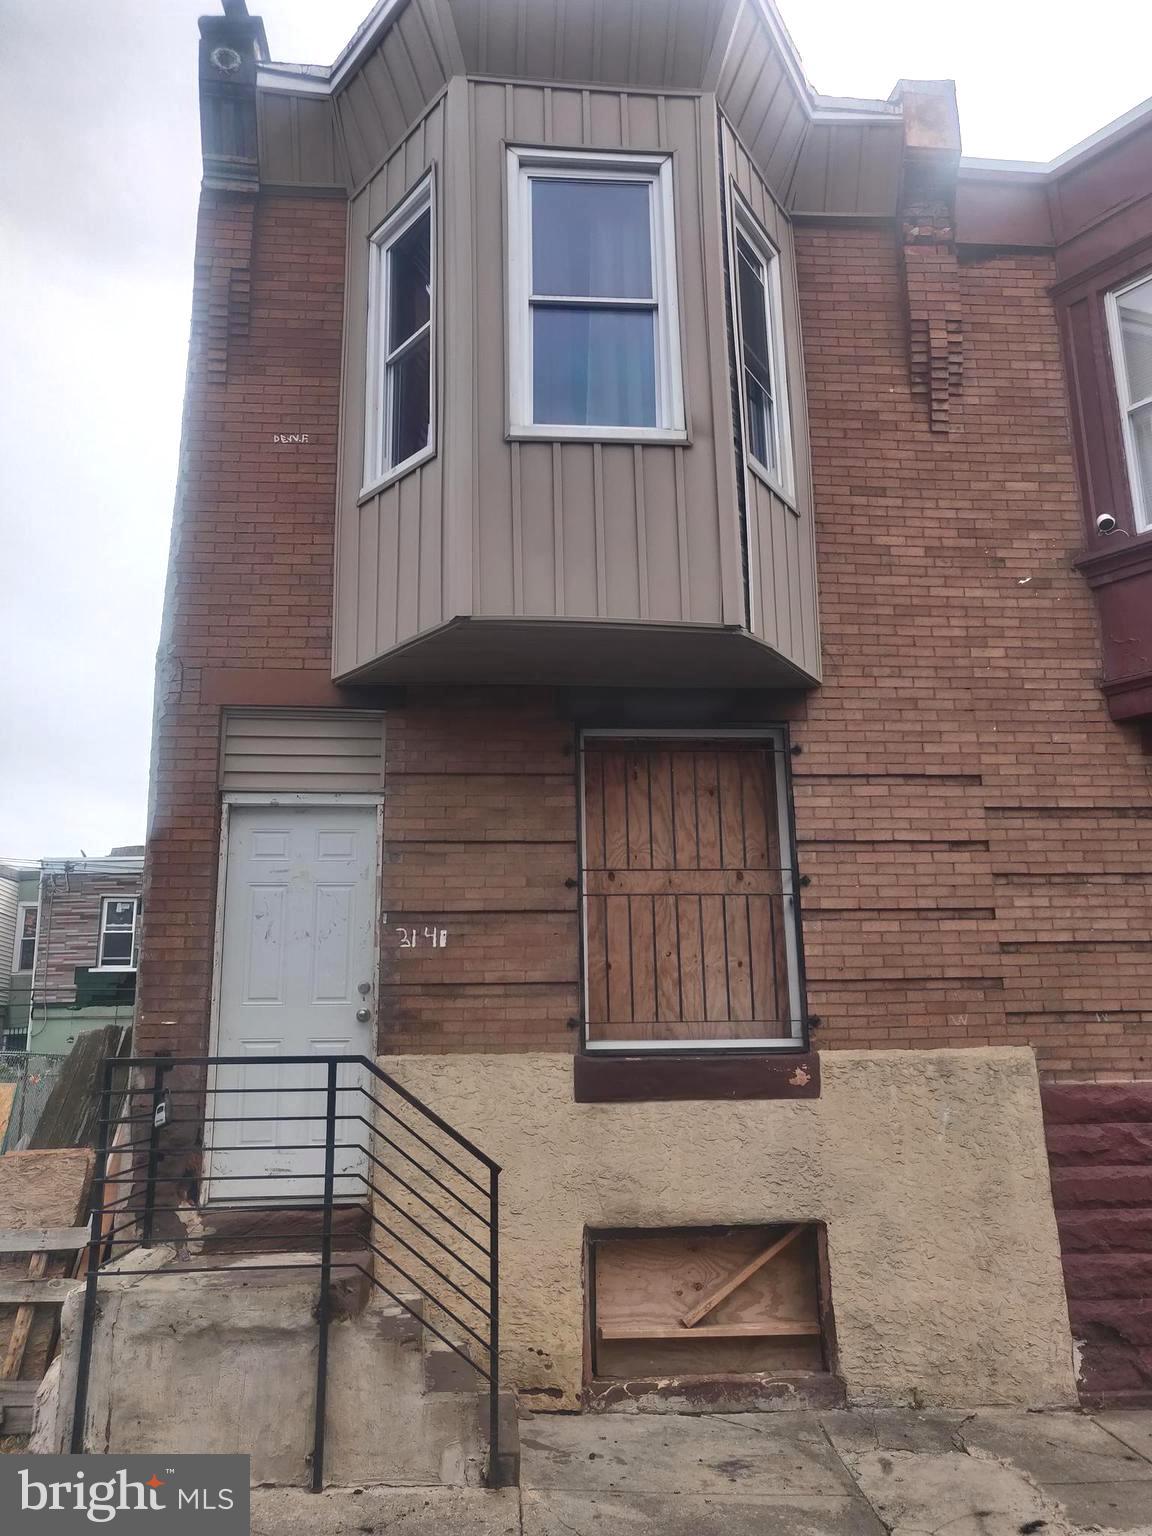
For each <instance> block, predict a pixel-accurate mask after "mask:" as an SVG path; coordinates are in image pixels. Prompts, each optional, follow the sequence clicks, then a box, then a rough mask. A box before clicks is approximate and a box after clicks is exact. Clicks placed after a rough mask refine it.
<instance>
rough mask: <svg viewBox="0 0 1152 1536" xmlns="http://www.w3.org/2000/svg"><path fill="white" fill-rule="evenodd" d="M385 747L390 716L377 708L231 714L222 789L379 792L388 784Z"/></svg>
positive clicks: (226, 731)
mask: <svg viewBox="0 0 1152 1536" xmlns="http://www.w3.org/2000/svg"><path fill="white" fill-rule="evenodd" d="M383 745H384V717H383V716H382V715H380V714H376V713H374V712H372V711H371V710H362V711H358V712H357V713H355V714H351V713H344V712H343V711H340V710H334V709H325V710H311V711H308V712H307V713H301V714H295V713H292V712H291V711H289V710H259V709H258V710H243V711H228V712H227V713H226V714H225V716H224V725H223V730H222V733H221V749H220V787H221V789H224V790H228V791H237V790H256V791H260V792H266V793H284V794H287V793H293V794H299V793H307V792H308V791H323V792H325V793H335V792H339V793H345V794H347V793H361V794H375V793H377V792H378V791H379V790H380V789H381V788H382V787H383V782H384V764H383Z"/></svg>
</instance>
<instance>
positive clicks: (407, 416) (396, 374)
mask: <svg viewBox="0 0 1152 1536" xmlns="http://www.w3.org/2000/svg"><path fill="white" fill-rule="evenodd" d="M431 355H432V347H431V337H430V335H428V334H425V335H423V336H421V338H420V340H419V341H417V342H414V343H413V344H412V346H411V347H410V348H409V349H408V351H407V352H405V354H404V356H403V357H401V358H398V359H397V361H396V362H394V363H391V364H390V365H389V368H388V390H389V399H390V401H391V411H392V431H391V438H392V453H391V463H392V465H393V466H395V465H397V464H403V463H404V461H405V459H410V458H411V457H412V455H413V454H414V453H419V452H420V450H421V449H422V448H427V446H428V429H429V426H430V423H431V410H430V405H429V402H430V400H431V389H430V377H429V362H430V358H431Z"/></svg>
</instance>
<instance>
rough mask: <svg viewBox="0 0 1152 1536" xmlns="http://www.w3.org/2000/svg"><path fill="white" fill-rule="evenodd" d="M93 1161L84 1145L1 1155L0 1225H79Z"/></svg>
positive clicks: (82, 1217) (39, 1227)
mask: <svg viewBox="0 0 1152 1536" xmlns="http://www.w3.org/2000/svg"><path fill="white" fill-rule="evenodd" d="M94 1161H95V1159H94V1155H93V1154H92V1153H91V1152H90V1151H89V1150H88V1149H87V1148H86V1147H55V1148H52V1149H50V1150H44V1151H37V1152H31V1151H29V1152H6V1153H5V1154H4V1155H3V1157H0V1228H3V1229H4V1230H5V1231H12V1230H14V1229H17V1228H22V1227H31V1228H32V1229H33V1230H35V1231H40V1230H42V1229H43V1228H45V1227H78V1226H80V1225H81V1223H82V1222H83V1220H84V1215H85V1209H86V1206H87V1203H88V1186H89V1184H90V1182H91V1178H92V1167H93V1163H94Z"/></svg>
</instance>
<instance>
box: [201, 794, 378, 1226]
mask: <svg viewBox="0 0 1152 1536" xmlns="http://www.w3.org/2000/svg"><path fill="white" fill-rule="evenodd" d="M375 927H376V813H375V810H374V808H373V807H372V806H338V805H333V806H318V805H306V806H292V807H280V806H234V807H233V808H232V810H231V814H230V818H229V828H228V873H227V878H226V881H225V890H224V929H223V944H222V949H221V958H220V976H219V987H218V991H219V1028H218V1032H217V1042H216V1051H215V1053H216V1054H217V1055H218V1056H248V1057H252V1058H258V1057H262V1056H263V1057H267V1056H281V1057H291V1056H349V1055H357V1056H370V1055H371V1054H372V1051H373V1045H374V1037H375V1006H374V1004H375V992H376V988H375V975H374V957H375ZM364 989H366V990H364ZM361 1011H366V1012H367V1013H368V1014H369V1018H368V1019H367V1020H366V1021H363V1020H358V1019H357V1017H356V1015H357V1013H358V1012H361ZM361 1079H362V1072H361V1070H360V1069H358V1068H356V1067H353V1066H349V1065H344V1066H341V1067H340V1068H339V1069H338V1078H337V1084H338V1088H339V1092H338V1094H337V1101H336V1113H337V1116H338V1119H337V1122H336V1140H337V1143H338V1147H337V1153H336V1172H337V1181H336V1190H337V1193H338V1194H340V1195H342V1196H345V1197H347V1196H362V1195H363V1192H364V1185H363V1183H362V1181H361V1180H360V1179H358V1178H356V1177H355V1175H356V1174H357V1173H359V1172H363V1171H365V1170H366V1158H365V1156H364V1153H363V1151H362V1150H361V1149H362V1146H363V1144H364V1142H365V1139H366V1127H365V1126H364V1125H362V1124H361V1123H360V1122H359V1121H358V1120H352V1119H349V1118H343V1117H348V1116H352V1115H356V1114H359V1113H363V1110H362V1106H361V1104H360V1103H359V1102H358V1099H359V1095H357V1094H356V1093H355V1092H354V1091H353V1090H354V1088H355V1085H357V1084H358V1083H359V1082H360V1081H361ZM210 1087H211V1088H212V1089H213V1091H212V1092H211V1093H210V1096H209V1117H210V1123H209V1124H208V1126H207V1127H206V1131H207V1136H206V1141H207V1144H208V1159H207V1190H208V1198H210V1199H211V1200H213V1201H218V1202H219V1201H231V1200H243V1201H251V1200H253V1199H258V1200H268V1201H289V1202H291V1203H298V1202H300V1201H309V1200H315V1199H318V1198H319V1197H320V1195H321V1194H322V1192H323V1171H324V1130H325V1122H324V1115H325V1107H326V1094H325V1089H326V1087H327V1071H326V1068H325V1067H324V1066H322V1065H320V1064H317V1065H316V1066H315V1067H313V1066H309V1065H307V1064H303V1063H295V1064H293V1063H290V1062H284V1063H281V1064H277V1065H271V1064H267V1063H264V1064H262V1063H260V1062H259V1061H257V1060H255V1059H254V1060H253V1061H252V1063H251V1065H244V1066H230V1067H224V1066H221V1067H218V1068H217V1069H216V1071H215V1077H214V1081H213V1082H212V1083H210ZM237 1089H239V1090H242V1091H240V1092H236V1091H234V1090H237ZM339 1143H351V1144H352V1145H350V1146H340V1145H339ZM260 1175H275V1177H271V1178H269V1177H263V1178H261V1177H260Z"/></svg>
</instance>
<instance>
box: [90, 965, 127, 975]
mask: <svg viewBox="0 0 1152 1536" xmlns="http://www.w3.org/2000/svg"><path fill="white" fill-rule="evenodd" d="M137 969H138V967H137V966H135V965H90V966H89V967H88V974H89V976H112V975H116V976H131V975H134V974H135V972H136V971H137Z"/></svg>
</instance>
